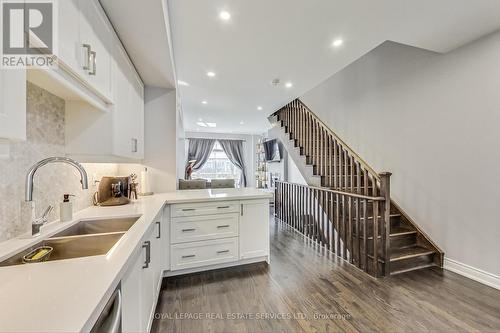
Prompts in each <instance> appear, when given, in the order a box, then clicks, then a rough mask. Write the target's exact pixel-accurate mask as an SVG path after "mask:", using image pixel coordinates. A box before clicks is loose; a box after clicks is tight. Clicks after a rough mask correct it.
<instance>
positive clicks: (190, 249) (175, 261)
mask: <svg viewBox="0 0 500 333" xmlns="http://www.w3.org/2000/svg"><path fill="white" fill-rule="evenodd" d="M237 260H238V238H237V237H235V238H223V239H216V240H210V241H201V242H193V243H182V244H175V245H172V247H171V249H170V262H171V270H172V271H177V270H181V269H187V268H195V267H200V266H208V265H215V264H223V263H227V262H234V261H237Z"/></svg>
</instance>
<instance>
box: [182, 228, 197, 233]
mask: <svg viewBox="0 0 500 333" xmlns="http://www.w3.org/2000/svg"><path fill="white" fill-rule="evenodd" d="M195 230H196V229H194V228H189V229H182V232H189V231H195Z"/></svg>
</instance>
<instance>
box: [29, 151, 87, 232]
mask: <svg viewBox="0 0 500 333" xmlns="http://www.w3.org/2000/svg"><path fill="white" fill-rule="evenodd" d="M51 163H66V164H69V165H72V166H74V167H75V168H76V169H77V170H78V172H80V177H81V180H80V182H81V183H82V189H84V190H87V189H88V188H89V184H88V176H87V172H86V171H85V169H84V168H83V166H82V165H81V164H80V163H78V162H77V161H75V160H72V159H71V158H67V157H49V158H46V159H44V160H41V161H39V162H37V163H35V164H34V165H33V166H32V167H31V168H30V169H29V171H28V174H27V175H26V188H25V189H26V193H25V201H26V202H32V201H33V180H34V177H35V173H36V171H37V170H38V169H39V168H40V167H42V166H44V165H47V164H51ZM51 210H52V206H49V207H48V208H47V210H46V211H45V213H44V214H43V216H42V218H39V219H37V218H33V220H32V221H31V233H32V235H33V236H35V235H38V234H39V233H40V227H41V226H42V225H44V224H45V223H47V216H48V214H49V213H50V211H51Z"/></svg>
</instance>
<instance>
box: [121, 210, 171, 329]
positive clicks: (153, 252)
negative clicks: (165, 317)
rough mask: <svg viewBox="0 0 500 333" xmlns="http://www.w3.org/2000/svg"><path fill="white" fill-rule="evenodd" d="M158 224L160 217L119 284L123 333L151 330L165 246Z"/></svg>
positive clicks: (166, 241)
mask: <svg viewBox="0 0 500 333" xmlns="http://www.w3.org/2000/svg"><path fill="white" fill-rule="evenodd" d="M156 222H160V223H156ZM161 222H162V219H161V215H160V216H159V217H158V218H157V219H155V221H154V223H153V225H152V226H151V227H150V228H149V230H148V232H147V233H146V235H145V236H144V238H143V242H142V244H141V248H140V251H139V253H138V254H136V256H135V259H134V260H133V261H132V262H133V263H132V265H131V266H130V268H129V270H128V272H127V273H126V274H125V276H124V278H123V279H122V281H121V289H122V295H123V308H122V330H123V332H146V331H148V330H149V329H150V327H151V323H152V320H153V315H154V311H155V306H156V301H157V299H158V291H159V287H160V283H161V279H162V274H163V270H164V269H165V267H164V256H165V255H166V253H165V251H166V247H167V245H168V240H167V239H166V238H163V237H162V236H163V235H162V234H161V231H162V229H164V228H162V223H161ZM162 252H163V253H162Z"/></svg>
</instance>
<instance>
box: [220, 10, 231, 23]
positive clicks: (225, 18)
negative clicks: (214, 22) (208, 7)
mask: <svg viewBox="0 0 500 333" xmlns="http://www.w3.org/2000/svg"><path fill="white" fill-rule="evenodd" d="M219 18H220V19H221V20H223V21H228V20H229V19H230V18H231V14H230V13H229V12H228V11H225V10H223V11H221V12H220V13H219Z"/></svg>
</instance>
